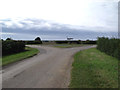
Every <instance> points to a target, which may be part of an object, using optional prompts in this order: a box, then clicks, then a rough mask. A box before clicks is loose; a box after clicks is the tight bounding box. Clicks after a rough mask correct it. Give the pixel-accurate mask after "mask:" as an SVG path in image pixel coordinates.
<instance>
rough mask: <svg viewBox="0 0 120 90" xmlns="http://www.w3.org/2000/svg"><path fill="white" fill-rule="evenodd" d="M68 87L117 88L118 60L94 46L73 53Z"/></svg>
mask: <svg viewBox="0 0 120 90" xmlns="http://www.w3.org/2000/svg"><path fill="white" fill-rule="evenodd" d="M71 74H72V75H71V83H70V85H69V87H70V88H117V87H118V60H117V59H116V58H113V57H111V56H108V55H106V54H105V53H102V52H100V51H98V50H97V49H95V48H92V49H88V50H84V51H80V52H78V53H76V54H75V56H74V62H73V69H72V72H71Z"/></svg>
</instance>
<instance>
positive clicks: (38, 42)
mask: <svg viewBox="0 0 120 90" xmlns="http://www.w3.org/2000/svg"><path fill="white" fill-rule="evenodd" d="M25 43H26V44H42V41H25Z"/></svg>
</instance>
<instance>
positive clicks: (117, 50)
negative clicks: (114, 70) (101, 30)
mask: <svg viewBox="0 0 120 90" xmlns="http://www.w3.org/2000/svg"><path fill="white" fill-rule="evenodd" d="M97 49H99V50H100V51H102V52H105V53H106V54H108V55H111V56H113V57H116V58H118V59H119V60H120V39H115V38H112V39H109V38H105V37H101V38H98V41H97Z"/></svg>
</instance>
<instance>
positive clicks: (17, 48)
mask: <svg viewBox="0 0 120 90" xmlns="http://www.w3.org/2000/svg"><path fill="white" fill-rule="evenodd" d="M24 50H25V43H24V42H22V41H13V40H6V41H2V55H8V54H12V53H18V52H21V51H24Z"/></svg>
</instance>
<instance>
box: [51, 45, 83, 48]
mask: <svg viewBox="0 0 120 90" xmlns="http://www.w3.org/2000/svg"><path fill="white" fill-rule="evenodd" d="M53 46H54V47H57V48H72V47H80V46H83V44H56V45H53Z"/></svg>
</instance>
